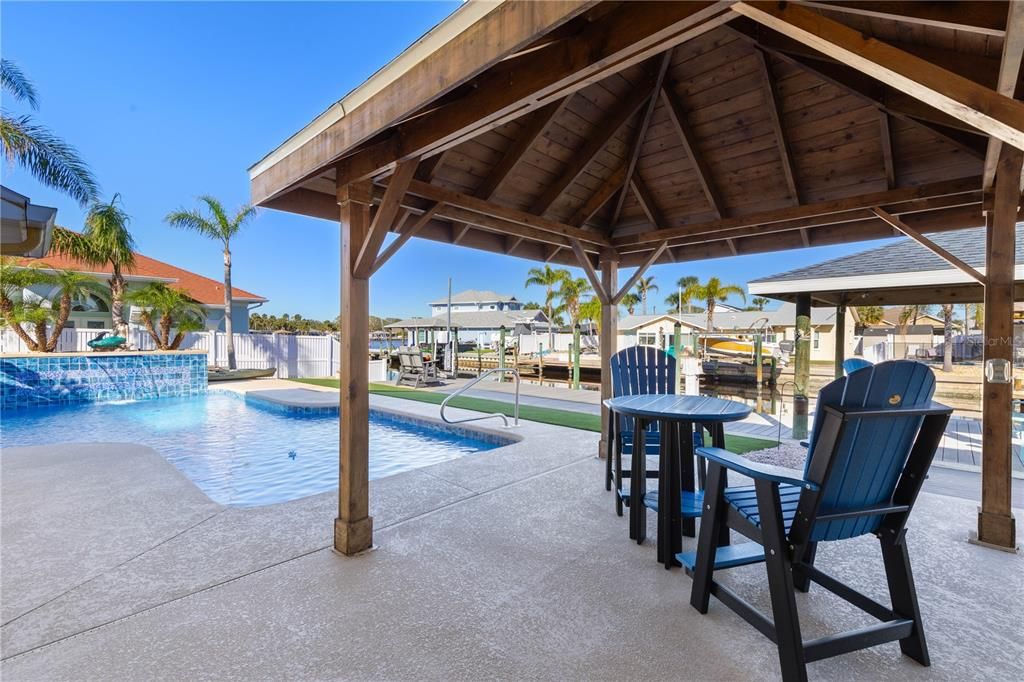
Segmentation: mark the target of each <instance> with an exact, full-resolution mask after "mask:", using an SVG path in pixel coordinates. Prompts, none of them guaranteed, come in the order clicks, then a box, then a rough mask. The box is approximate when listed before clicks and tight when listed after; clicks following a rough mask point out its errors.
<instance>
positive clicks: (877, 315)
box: [857, 305, 885, 326]
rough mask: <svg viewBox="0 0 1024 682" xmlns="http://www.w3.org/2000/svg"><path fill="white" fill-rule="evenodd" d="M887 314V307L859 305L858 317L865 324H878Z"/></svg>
mask: <svg viewBox="0 0 1024 682" xmlns="http://www.w3.org/2000/svg"><path fill="white" fill-rule="evenodd" d="M884 316H885V309H884V308H882V306H880V305H862V306H858V307H857V317H858V318H860V322H861V324H863V325H867V326H871V325H873V324H878V323H879V322H881V321H882V319H883V318H884Z"/></svg>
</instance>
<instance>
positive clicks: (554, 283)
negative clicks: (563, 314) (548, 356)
mask: <svg viewBox="0 0 1024 682" xmlns="http://www.w3.org/2000/svg"><path fill="white" fill-rule="evenodd" d="M568 278H569V271H568V270H563V269H561V268H557V269H556V268H552V267H551V266H550V265H545V266H544V267H543V268H530V271H529V272H527V273H526V286H528V287H529V286H538V287H544V290H545V293H544V314H545V315H546V316H547V318H548V348H554V346H555V330H554V324H555V314H556V313H557V312H558V311H557V310H556V309H555V296H556V288H557V287H558V286H559V285H560V284H561V283H562V282H563V281H564V280H566V279H568Z"/></svg>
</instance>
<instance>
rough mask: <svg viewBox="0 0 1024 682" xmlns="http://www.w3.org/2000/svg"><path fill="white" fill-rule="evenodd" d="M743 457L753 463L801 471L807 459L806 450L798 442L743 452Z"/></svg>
mask: <svg viewBox="0 0 1024 682" xmlns="http://www.w3.org/2000/svg"><path fill="white" fill-rule="evenodd" d="M743 456H744V457H746V458H747V459H752V460H754V461H755V462H761V463H763V464H774V465H775V466H780V467H786V468H788V469H797V470H799V471H802V470H803V468H804V461H805V460H806V459H807V448H805V447H804V446H802V445H800V443H799V442H798V441H783V442H782V443H780V444H779V445H777V446H775V447H771V448H765V449H764V450H753V451H751V452H745V453H743Z"/></svg>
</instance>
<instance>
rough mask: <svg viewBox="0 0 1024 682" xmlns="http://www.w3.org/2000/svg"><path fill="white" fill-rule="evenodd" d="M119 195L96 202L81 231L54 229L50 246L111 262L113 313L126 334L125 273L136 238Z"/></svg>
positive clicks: (118, 330) (97, 261)
mask: <svg viewBox="0 0 1024 682" xmlns="http://www.w3.org/2000/svg"><path fill="white" fill-rule="evenodd" d="M120 199H121V195H119V194H115V195H114V198H113V199H111V200H110V202H109V203H103V202H99V201H98V202H96V203H94V204H93V205H92V207H91V208H90V209H89V213H88V214H87V215H86V216H85V230H83V231H82V233H81V234H79V233H77V232H72V231H70V230H63V229H57V230H54V231H53V246H52V247H51V248H52V249H53V250H54V251H55V252H57V253H60V254H63V255H66V256H70V257H72V258H76V259H78V260H82V261H85V262H86V263H89V264H90V265H109V266H110V270H111V274H110V280H109V284H110V317H111V321H112V322H113V325H114V333H116V334H117V335H118V336H124V337H127V336H128V323H127V322H126V321H125V319H124V301H125V293H126V292H127V290H128V283H127V282H125V279H124V275H125V273H126V272H131V270H132V268H134V267H135V240H134V239H133V238H132V234H131V232H129V231H128V224H129V223H130V222H131V218H130V217H129V216H128V214H127V213H126V212H125V210H124V208H122V207H121V205H120Z"/></svg>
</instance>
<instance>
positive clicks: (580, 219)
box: [569, 165, 626, 227]
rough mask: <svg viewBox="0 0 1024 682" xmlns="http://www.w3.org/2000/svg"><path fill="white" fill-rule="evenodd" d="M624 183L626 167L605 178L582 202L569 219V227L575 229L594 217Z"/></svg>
mask: <svg viewBox="0 0 1024 682" xmlns="http://www.w3.org/2000/svg"><path fill="white" fill-rule="evenodd" d="M625 182H626V167H625V166H624V165H623V166H619V168H618V169H617V170H616V171H615V172H614V173H612V174H611V175H609V176H608V177H607V178H605V180H604V182H602V183H601V186H600V187H598V188H597V189H596V190H595V191H594V193H593V194H591V195H590V196H589V197H587V200H586V201H584V202H583V205H582V206H580V207H579V208H578V209H576V213H574V214H573V216H572V217H571V218H570V219H569V224H570V225H576V226H577V227H579V226H581V225H584V224H585V223H587V222H588V221H589V220H590V219H591V218H593V217H594V214H596V213H597V212H598V211H600V210H601V207H603V206H604V205H605V204H607V203H608V200H609V199H611V198H612V195H614V194H615V192H617V191H618V190H619V188H621V187H622V186H623V185H624V184H625Z"/></svg>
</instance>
